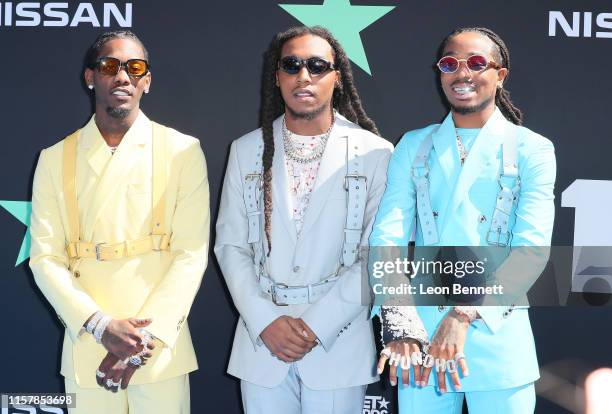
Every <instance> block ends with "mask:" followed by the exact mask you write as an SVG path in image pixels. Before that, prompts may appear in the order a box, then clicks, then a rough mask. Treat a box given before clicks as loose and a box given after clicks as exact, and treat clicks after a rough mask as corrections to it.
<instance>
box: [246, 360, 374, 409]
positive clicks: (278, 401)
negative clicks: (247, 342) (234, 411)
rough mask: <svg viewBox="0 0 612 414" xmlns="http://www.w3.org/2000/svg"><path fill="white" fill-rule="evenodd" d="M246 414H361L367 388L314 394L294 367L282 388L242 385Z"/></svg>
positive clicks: (364, 386)
mask: <svg viewBox="0 0 612 414" xmlns="http://www.w3.org/2000/svg"><path fill="white" fill-rule="evenodd" d="M240 387H241V389H242V406H243V407H244V413H245V414H361V413H362V411H363V399H364V397H365V393H366V388H367V385H358V386H356V387H349V388H338V389H332V390H313V389H311V388H308V387H307V386H306V385H304V383H303V382H302V380H301V378H300V374H299V372H298V369H297V366H296V365H295V364H291V368H289V373H288V374H287V377H285V379H284V380H283V382H281V383H280V384H279V385H278V386H276V387H274V388H266V387H262V386H260V385H256V384H253V383H250V382H247V381H240Z"/></svg>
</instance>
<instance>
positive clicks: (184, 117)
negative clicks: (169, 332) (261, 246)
mask: <svg viewBox="0 0 612 414" xmlns="http://www.w3.org/2000/svg"><path fill="white" fill-rule="evenodd" d="M300 24H307V25H314V24H320V25H323V26H325V27H327V28H329V29H330V30H331V31H332V32H333V33H334V35H335V36H336V37H337V38H338V39H339V40H340V42H341V43H342V45H343V46H344V48H345V49H346V51H347V54H348V56H349V58H350V59H351V61H352V64H353V71H354V75H355V80H356V84H357V87H358V89H359V92H360V94H361V97H362V101H363V103H364V106H365V108H366V110H367V112H368V114H369V115H370V116H371V117H372V118H373V119H374V120H375V121H376V123H377V125H378V127H379V129H380V131H381V133H382V135H383V136H384V137H385V138H386V139H388V140H389V141H391V142H393V143H396V142H397V141H398V139H399V137H400V136H401V135H402V134H403V132H405V131H407V130H410V129H415V128H419V127H423V126H425V125H428V124H430V123H433V122H439V121H440V120H441V119H443V117H444V116H445V114H446V111H447V109H446V108H445V106H444V104H443V102H442V100H441V98H440V95H439V93H438V89H437V87H436V76H435V72H434V71H433V70H432V67H433V64H434V63H435V58H436V49H437V47H438V45H439V43H440V42H441V40H442V39H443V38H444V37H445V36H446V35H447V34H448V33H449V32H450V31H452V29H454V28H456V27H460V26H486V27H489V28H491V29H493V30H494V31H496V32H497V33H499V34H500V35H501V37H502V38H503V39H504V40H505V42H506V43H507V45H508V47H509V49H510V53H511V60H512V72H511V75H510V78H509V82H507V84H506V87H507V89H508V90H509V91H510V92H511V94H512V99H513V101H514V102H515V104H516V105H517V106H518V107H519V108H521V109H522V110H523V111H524V112H525V115H526V118H525V125H526V126H527V127H528V128H530V129H532V130H534V131H536V132H538V133H540V134H542V135H544V136H546V137H548V138H549V139H551V140H552V141H553V143H554V144H555V148H556V154H557V163H558V173H557V182H556V190H555V196H556V200H555V204H556V220H555V228H554V235H553V243H554V244H555V245H559V246H612V218H611V217H612V214H611V213H610V211H611V209H610V206H612V167H611V164H610V157H611V155H610V154H612V133H611V132H610V128H609V125H610V103H609V102H610V96H611V95H612V87H611V85H612V82H611V81H610V75H609V73H610V68H611V67H612V54H611V53H610V51H611V50H612V5H610V3H609V2H606V1H603V0H598V1H594V0H581V1H577V0H574V1H559V0H555V1H552V0H542V1H538V2H532V1H524V0H520V1H519V0H517V1H512V2H507V1H501V0H489V1H484V0H474V1H467V2H447V1H440V0H433V1H413V0H410V1H408V0H406V1H403V0H402V1H398V0H314V1H309V0H284V1H282V2H278V1H269V0H257V1H253V0H234V1H216V2H212V1H206V2H203V1H181V2H171V1H161V0H160V1H158V0H148V1H141V0H140V1H131V2H125V1H115V2H112V1H108V2H101V1H100V2H78V1H70V2H22V1H12V2H4V1H2V2H0V51H1V55H0V125H1V136H2V139H1V140H0V145H1V146H2V149H1V150H0V177H1V180H0V229H1V232H0V234H1V241H0V245H1V247H2V248H1V249H0V329H1V333H0V392H61V391H62V390H63V386H62V379H61V377H60V376H59V374H58V371H59V353H60V348H61V339H62V335H63V328H62V326H61V323H60V322H59V321H58V320H57V318H56V316H55V312H53V310H52V309H51V307H50V306H49V304H48V303H47V301H46V300H45V298H44V297H43V296H42V295H41V293H40V292H39V290H38V289H37V287H36V286H35V284H34V282H33V278H32V274H31V272H30V271H29V268H28V265H27V262H28V254H29V243H30V242H29V233H28V225H29V214H30V210H31V206H30V200H31V189H32V176H33V171H34V168H35V166H36V162H37V159H38V156H39V153H40V150H41V149H42V148H45V147H48V146H50V145H52V144H53V143H55V142H57V141H58V140H60V139H61V138H63V137H64V136H66V135H67V134H68V133H70V132H72V131H74V130H75V129H76V128H78V127H80V126H82V125H84V123H85V122H86V121H87V120H88V118H89V116H90V114H91V105H90V102H89V99H88V95H87V93H86V90H85V88H84V85H83V82H82V61H83V57H84V54H85V51H86V49H87V47H88V46H89V45H90V44H91V43H92V42H93V40H94V39H95V38H96V36H97V35H98V34H99V33H101V32H104V31H107V30H112V29H117V28H128V29H130V30H132V31H134V32H135V33H136V34H137V35H138V36H139V37H140V38H141V39H142V40H143V42H144V43H145V45H146V46H147V48H148V49H149V53H150V63H151V67H152V75H153V81H152V85H151V93H149V94H148V95H146V96H145V97H144V98H143V101H142V108H143V110H144V112H145V113H146V114H147V115H148V116H149V117H150V118H151V119H153V120H156V121H158V122H161V123H163V124H166V125H169V126H172V127H174V128H176V129H178V130H180V131H182V132H185V133H187V134H189V135H193V136H196V137H198V138H199V139H200V141H201V145H202V148H203V150H204V152H205V154H206V157H207V161H208V174H209V180H210V190H211V207H212V214H213V220H214V219H216V216H217V209H218V200H219V195H220V190H221V183H222V179H223V175H224V170H225V164H226V159H227V155H228V150H229V145H230V143H231V141H232V140H234V139H236V138H238V137H240V136H241V135H243V134H244V133H246V132H248V131H251V130H253V129H255V128H256V127H257V125H258V110H259V102H260V77H261V69H262V63H263V59H262V55H263V52H264V51H265V49H266V48H267V46H268V44H269V42H270V40H271V38H272V36H273V35H274V34H275V33H276V32H278V31H283V30H285V29H287V28H288V27H290V26H293V25H300ZM212 241H214V232H213V233H212ZM570 255H571V253H570ZM579 256H580V251H579V249H576V250H574V253H573V258H570V259H569V260H568V263H571V262H572V261H573V263H572V264H568V266H572V267H573V268H574V270H573V272H570V275H571V274H574V276H573V277H574V278H578V277H579V276H580V277H581V279H579V280H578V279H576V280H567V281H565V282H567V283H568V284H570V283H571V286H572V289H573V290H574V291H575V292H577V293H579V292H581V291H585V292H587V293H585V295H591V296H589V297H587V298H586V302H589V301H590V302H589V303H590V304H591V305H605V304H608V303H607V302H608V299H609V293H610V290H611V289H610V286H611V285H612V266H611V265H610V264H606V263H601V264H600V265H599V266H595V268H594V269H595V270H594V271H592V272H590V273H589V272H588V271H587V272H586V273H585V272H584V271H581V269H580V266H579V261H580V260H579ZM590 279H593V280H594V281H593V282H592V283H590V282H591V280H590ZM549 288H550V289H555V288H557V287H555V286H552V287H551V286H545V287H542V289H549ZM585 297H586V296H585ZM589 298H590V299H589ZM593 298H595V299H593ZM583 299H584V298H583ZM530 314H531V319H532V325H533V330H534V335H535V338H536V344H537V349H538V358H539V361H540V365H541V372H542V379H541V380H540V381H539V382H538V384H537V390H538V408H537V412H538V413H565V412H573V411H575V410H576V409H578V408H577V407H579V405H577V403H576V398H577V397H576V395H579V393H580V387H581V384H580V381H581V378H582V376H583V375H584V374H586V373H588V372H589V371H591V370H592V369H594V368H597V367H600V366H606V365H612V356H611V354H610V351H609V344H610V342H611V341H612V330H611V329H609V327H610V323H611V322H610V321H612V309H610V308H609V307H605V306H601V307H596V306H590V307H567V306H550V307H533V308H532V309H531V311H530ZM236 321H237V313H236V310H235V308H234V307H233V305H232V302H231V298H230V296H229V294H228V291H227V289H226V288H225V286H224V282H223V278H222V276H221V274H220V271H219V267H218V265H217V263H216V261H215V259H214V257H213V256H212V255H211V256H210V262H209V266H208V269H207V270H206V274H205V276H204V282H203V285H202V288H201V289H200V292H199V294H198V295H197V297H196V301H195V303H194V305H193V308H192V310H191V314H190V316H189V324H190V327H191V332H192V335H193V341H194V344H195V347H196V350H197V352H198V359H199V364H200V370H199V371H197V372H196V373H194V374H192V375H191V390H192V397H191V398H192V407H193V412H196V413H213V412H223V413H238V412H240V394H239V386H238V383H237V381H236V380H235V379H233V378H232V377H230V376H228V375H227V374H226V373H225V369H226V366H227V363H228V359H229V353H230V348H231V343H232V336H233V332H234V328H235V324H236ZM395 398H396V397H395V395H394V392H393V390H392V389H391V387H390V386H389V385H388V383H387V382H386V381H383V382H381V384H374V385H372V386H371V387H370V388H369V390H368V396H367V397H366V400H365V402H364V410H363V412H364V414H366V413H367V414H388V413H391V412H395V408H394V407H395V402H394V401H395ZM5 412H8V411H2V413H5ZM24 412H28V411H24ZM31 412H34V411H31ZM38 412H44V411H43V410H39V411H38ZM49 412H53V411H49Z"/></svg>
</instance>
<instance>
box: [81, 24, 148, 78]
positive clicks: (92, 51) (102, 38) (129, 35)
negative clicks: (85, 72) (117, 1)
mask: <svg viewBox="0 0 612 414" xmlns="http://www.w3.org/2000/svg"><path fill="white" fill-rule="evenodd" d="M114 39H130V40H133V41H134V42H136V43H138V44H139V45H140V47H142V52H143V54H144V58H145V60H146V61H147V62H148V61H149V52H148V51H147V48H146V47H145V45H144V43H142V41H141V40H140V39H139V38H138V36H136V35H135V34H134V33H133V32H131V31H129V30H115V31H112V32H106V33H102V34H101V35H99V36H98V37H97V38H96V40H95V41H94V42H93V43H92V45H91V46H89V49H87V53H86V55H85V67H86V68H89V69H93V68H94V67H95V65H96V60H98V58H99V57H100V51H101V50H102V48H103V47H104V45H105V44H106V43H107V42H109V41H111V40H114Z"/></svg>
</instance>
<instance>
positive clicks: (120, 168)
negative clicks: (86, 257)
mask: <svg viewBox="0 0 612 414" xmlns="http://www.w3.org/2000/svg"><path fill="white" fill-rule="evenodd" d="M94 126H95V124H94ZM96 129H97V127H96ZM152 131H153V130H152V125H151V122H150V121H149V119H148V118H147V117H146V116H145V115H144V114H143V113H142V112H141V113H140V114H139V116H138V118H137V119H136V121H135V122H134V124H133V125H132V126H131V127H130V129H129V130H128V131H127V132H126V134H125V136H124V137H123V139H122V140H121V143H120V144H119V147H117V150H116V151H115V154H114V155H112V156H111V155H107V156H106V157H107V158H106V161H105V162H103V161H104V153H106V154H110V151H109V149H108V147H106V143H105V142H104V140H103V139H102V144H101V145H98V143H96V144H95V145H94V146H92V148H91V149H90V150H89V151H88V153H87V157H88V163H89V165H90V166H91V167H92V169H93V170H94V171H96V173H97V174H98V175H99V176H100V178H99V181H98V184H97V186H96V188H95V190H94V191H95V194H94V196H93V199H92V202H91V204H90V205H89V208H88V210H87V211H86V213H85V220H84V223H83V224H84V225H83V230H84V231H83V233H84V236H85V238H86V240H91V239H92V237H93V232H94V229H95V225H96V223H97V221H98V218H99V217H100V213H101V212H102V211H103V210H104V207H105V206H106V205H107V203H108V202H109V201H110V200H112V199H113V198H114V197H116V196H117V195H118V194H119V191H120V190H121V189H123V188H125V186H126V181H125V177H127V176H128V174H129V172H130V170H131V169H132V168H133V167H134V165H135V164H136V163H137V162H138V161H139V160H140V159H141V157H142V156H143V154H145V153H150V152H151V151H150V150H151V137H152V133H153V132H152ZM98 134H100V133H99V132H98ZM100 138H101V136H100ZM147 148H148V149H149V151H147V150H146V149H147ZM108 157H110V160H108ZM103 165H105V167H103ZM101 166H102V167H101Z"/></svg>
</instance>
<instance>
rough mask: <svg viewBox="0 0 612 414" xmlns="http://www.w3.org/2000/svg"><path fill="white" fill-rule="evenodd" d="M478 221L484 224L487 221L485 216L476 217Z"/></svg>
mask: <svg viewBox="0 0 612 414" xmlns="http://www.w3.org/2000/svg"><path fill="white" fill-rule="evenodd" d="M478 221H479V222H480V223H484V222H486V221H487V216H485V215H484V214H481V215H480V216H479V217H478Z"/></svg>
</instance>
